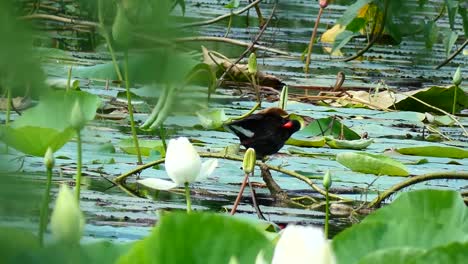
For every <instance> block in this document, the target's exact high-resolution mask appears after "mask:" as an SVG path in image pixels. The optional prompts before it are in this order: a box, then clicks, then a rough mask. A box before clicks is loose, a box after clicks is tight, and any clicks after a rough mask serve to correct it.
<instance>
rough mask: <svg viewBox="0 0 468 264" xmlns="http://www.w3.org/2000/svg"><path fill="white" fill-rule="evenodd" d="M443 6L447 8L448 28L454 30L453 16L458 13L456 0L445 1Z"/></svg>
mask: <svg viewBox="0 0 468 264" xmlns="http://www.w3.org/2000/svg"><path fill="white" fill-rule="evenodd" d="M445 5H446V6H447V12H448V18H449V23H450V28H451V29H454V26H455V15H456V14H457V11H458V0H445Z"/></svg>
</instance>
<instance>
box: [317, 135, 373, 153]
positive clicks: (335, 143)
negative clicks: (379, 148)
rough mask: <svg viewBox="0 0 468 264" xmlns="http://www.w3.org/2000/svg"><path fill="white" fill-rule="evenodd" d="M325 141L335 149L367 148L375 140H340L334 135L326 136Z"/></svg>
mask: <svg viewBox="0 0 468 264" xmlns="http://www.w3.org/2000/svg"><path fill="white" fill-rule="evenodd" d="M325 141H326V143H327V145H328V146H330V148H334V149H357V150H359V149H365V148H367V147H368V146H370V144H372V143H373V142H374V140H373V139H358V140H338V139H334V138H332V137H325Z"/></svg>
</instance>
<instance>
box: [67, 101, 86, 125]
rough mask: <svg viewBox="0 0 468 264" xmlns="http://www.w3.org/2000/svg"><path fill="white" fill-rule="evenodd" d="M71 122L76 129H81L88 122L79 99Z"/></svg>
mask: <svg viewBox="0 0 468 264" xmlns="http://www.w3.org/2000/svg"><path fill="white" fill-rule="evenodd" d="M70 123H71V126H72V127H73V128H74V129H76V130H81V129H82V128H83V127H84V125H85V123H86V120H85V118H84V115H83V112H82V111H81V105H80V102H78V100H76V101H75V104H74V105H73V109H72V111H71V120H70Z"/></svg>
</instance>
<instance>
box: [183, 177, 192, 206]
mask: <svg viewBox="0 0 468 264" xmlns="http://www.w3.org/2000/svg"><path fill="white" fill-rule="evenodd" d="M184 186H185V200H186V201H187V213H188V214H189V213H191V212H192V199H191V197H190V187H189V183H188V182H186V183H185V184H184Z"/></svg>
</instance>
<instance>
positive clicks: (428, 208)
mask: <svg viewBox="0 0 468 264" xmlns="http://www.w3.org/2000/svg"><path fill="white" fill-rule="evenodd" d="M467 241H468V210H467V207H466V206H465V205H464V202H463V199H462V198H461V197H460V195H459V194H458V193H457V192H454V191H442V190H419V191H414V192H408V193H404V194H402V195H401V196H400V197H399V198H398V199H397V200H395V201H394V202H393V203H392V204H391V205H389V206H387V207H384V208H382V209H379V210H377V211H376V212H374V213H373V214H371V215H369V216H368V217H367V218H366V219H364V221H363V222H362V223H360V224H358V225H355V226H353V227H351V228H348V229H346V230H345V231H343V232H341V233H340V234H338V235H337V236H336V237H335V238H334V239H333V249H334V252H335V254H336V257H337V260H338V263H344V264H347V263H370V261H365V260H374V261H377V260H378V259H379V258H378V257H379V256H378V255H379V254H384V255H387V257H388V258H391V260H393V261H394V262H383V263H402V262H399V261H398V260H399V258H405V259H408V260H409V259H410V257H409V256H405V255H406V253H405V252H406V251H412V252H413V253H415V255H416V256H417V257H420V256H423V255H419V253H417V252H421V250H424V251H426V252H430V251H431V249H434V250H439V249H437V247H441V246H444V245H449V244H450V243H455V242H461V243H466V242H467ZM459 248H460V247H459ZM390 249H393V251H388V250H390ZM385 251H387V252H385ZM398 251H399V253H398ZM449 251H450V250H449ZM452 253H453V254H458V255H460V254H459V253H456V252H454V251H453V250H452V251H451V252H448V253H447V254H448V255H450V256H454V255H451V254H452ZM428 254H430V253H428ZM361 261H362V262H361ZM373 263H381V262H379V261H377V262H373ZM404 263H411V262H404ZM418 263H419V262H418ZM425 263H426V262H425ZM427 263H452V262H450V261H449V262H444V261H443V262H427Z"/></svg>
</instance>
